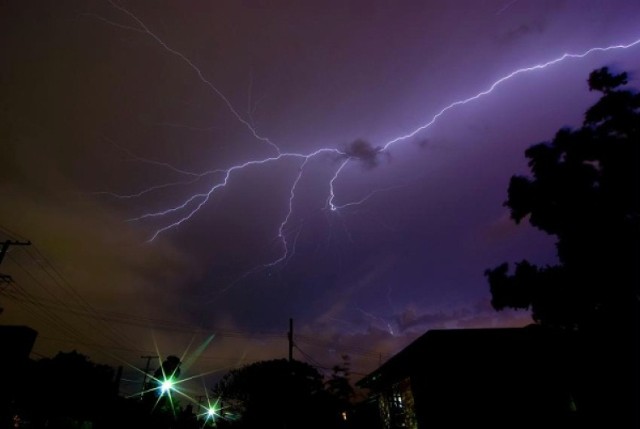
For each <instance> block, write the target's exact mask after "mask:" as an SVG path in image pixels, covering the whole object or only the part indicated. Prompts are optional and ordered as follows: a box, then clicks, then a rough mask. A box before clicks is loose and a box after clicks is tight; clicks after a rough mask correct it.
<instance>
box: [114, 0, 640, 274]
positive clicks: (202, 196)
mask: <svg viewBox="0 0 640 429" xmlns="http://www.w3.org/2000/svg"><path fill="white" fill-rule="evenodd" d="M108 1H109V3H110V4H111V5H112V6H113V7H114V8H116V9H117V10H119V11H121V12H122V13H124V14H126V15H127V16H129V17H130V18H131V19H132V20H134V21H135V22H136V23H137V25H138V26H139V27H140V28H139V29H137V28H134V27H129V26H123V25H119V24H115V23H112V22H110V21H107V20H104V19H103V21H104V22H106V23H108V24H112V25H116V26H118V27H121V28H125V29H135V30H138V32H143V33H146V34H147V35H148V36H150V37H151V38H152V39H154V40H155V41H156V42H157V43H158V44H159V45H160V46H161V47H162V48H163V49H164V50H166V51H167V52H169V53H171V54H172V55H174V56H177V57H178V58H180V59H181V60H182V61H183V62H184V63H185V64H186V65H187V66H189V67H190V68H191V69H192V70H193V71H194V72H195V73H196V74H197V76H198V78H199V79H200V81H201V82H202V83H204V84H205V85H206V86H208V87H209V89H210V90H211V91H213V92H214V93H215V94H216V95H217V96H218V97H219V98H220V99H221V100H222V101H223V102H224V103H225V105H226V106H227V108H228V109H229V111H230V112H231V113H232V114H233V116H235V117H236V119H237V120H238V121H239V122H240V123H241V124H243V125H244V126H245V127H246V128H247V129H248V130H249V131H250V132H251V134H252V135H253V136H254V137H255V138H256V139H258V140H260V141H263V142H266V143H268V144H269V145H271V146H272V147H273V148H274V149H275V150H276V152H277V155H276V156H272V157H266V158H262V159H252V160H249V161H246V162H244V163H241V164H237V165H233V166H231V167H230V168H228V169H226V170H222V171H220V172H221V173H223V174H224V179H223V180H222V181H221V182H218V183H216V184H215V185H213V186H212V187H211V188H209V190H208V191H206V192H202V193H197V194H193V195H192V196H190V197H189V198H187V199H186V200H184V201H183V203H182V204H180V205H178V206H175V207H173V208H169V209H167V210H164V211H158V212H153V213H146V214H143V215H141V216H139V217H137V218H134V219H132V220H142V219H147V218H153V217H161V216H166V215H169V214H173V213H177V212H179V211H182V210H186V209H187V207H189V206H191V205H192V203H196V202H197V203H196V204H195V207H194V208H191V209H190V210H188V213H187V214H186V215H183V216H182V217H181V218H180V219H178V220H177V221H175V222H173V223H171V224H168V225H166V226H164V227H162V228H160V229H158V230H156V231H155V233H154V234H153V235H152V237H151V238H150V239H149V241H153V240H155V239H156V238H157V237H158V235H160V234H162V233H163V232H165V231H167V230H169V229H172V228H175V227H177V226H179V225H181V224H182V223H184V222H186V221H188V220H189V219H191V218H192V217H193V216H194V215H195V214H196V213H197V212H198V211H199V210H200V209H201V208H202V207H203V206H204V205H205V204H206V203H207V202H208V201H209V199H210V198H211V196H212V195H213V194H214V193H215V191H217V190H219V189H221V188H224V187H226V185H227V184H228V182H229V180H230V178H231V175H232V174H233V173H234V172H238V171H241V170H244V169H245V168H248V167H251V166H259V165H266V164H268V163H273V162H276V161H279V160H280V159H284V158H289V157H294V158H300V159H303V160H304V161H303V163H302V166H301V168H300V171H299V173H298V175H297V176H296V178H295V180H294V181H293V184H292V186H291V188H290V191H289V199H288V210H287V212H286V215H285V216H284V219H283V220H282V222H281V223H280V226H279V228H278V235H277V236H278V238H279V239H280V241H281V243H282V245H283V252H282V254H281V256H280V257H279V258H277V259H275V260H274V261H273V262H271V263H269V264H266V265H264V266H265V267H267V266H272V265H275V264H278V263H280V262H282V261H284V260H286V259H287V257H288V255H289V249H288V243H287V240H286V236H285V232H284V231H285V228H286V226H287V225H288V223H289V221H290V219H291V216H292V213H293V201H294V199H295V195H296V190H297V187H298V183H299V182H300V179H301V178H302V175H303V172H304V166H306V164H307V162H308V161H309V160H311V159H312V158H314V157H316V156H318V155H320V154H322V153H332V154H334V155H336V156H338V157H342V158H345V159H344V160H343V161H342V163H341V164H340V166H339V168H338V169H337V170H336V171H335V173H334V175H333V176H332V177H331V179H330V181H329V195H328V198H327V207H329V208H330V210H331V211H337V210H338V209H340V208H341V207H346V206H353V205H358V204H362V203H364V202H365V201H366V200H368V198H370V196H371V195H372V194H370V195H369V196H367V197H365V198H363V199H361V200H360V201H354V202H351V203H347V204H343V205H341V206H339V205H336V204H335V202H334V201H335V194H336V193H335V183H336V181H337V180H338V178H339V176H340V174H341V173H342V172H343V171H344V169H345V168H346V167H347V165H348V164H349V162H350V161H352V160H358V158H357V157H354V156H350V155H348V154H347V153H344V152H342V151H340V150H338V149H333V148H330V147H325V148H321V149H318V150H316V151H314V152H311V153H308V154H304V153H283V152H281V151H280V148H279V147H278V146H277V145H276V144H275V143H274V142H272V141H271V140H269V139H268V138H266V137H263V136H260V135H259V134H258V132H257V131H256V129H255V128H254V127H253V126H252V125H251V124H250V123H249V122H248V121H247V120H245V119H244V118H243V117H242V116H241V115H240V114H239V113H238V111H237V110H236V109H235V107H234V106H233V105H232V103H231V102H230V101H229V99H228V98H227V97H226V96H225V95H224V94H223V93H222V92H221V91H220V90H219V89H218V88H216V87H215V85H213V83H212V82H211V81H210V80H208V79H207V78H206V77H205V76H204V74H203V73H202V71H201V70H200V69H199V68H198V67H197V66H196V65H195V64H194V63H193V62H192V61H191V60H190V59H189V58H188V57H187V56H186V55H184V54H183V53H181V52H179V51H177V50H175V49H173V48H171V47H170V46H169V45H168V44H167V43H165V42H164V41H163V40H162V39H160V37H158V36H157V35H156V34H155V33H153V32H152V31H151V30H150V29H149V28H148V27H147V25H146V24H145V23H144V22H143V21H142V20H140V19H139V18H138V17H137V16H135V15H134V14H133V13H132V12H130V11H129V10H127V9H125V8H124V7H122V6H120V5H118V4H116V3H114V2H113V1H112V0H108ZM512 3H513V2H512ZM510 4H511V3H510ZM510 4H509V5H510ZM638 44H640V39H637V40H635V41H633V42H631V43H627V44H617V45H611V46H607V47H594V48H591V49H588V50H586V51H584V52H582V53H564V54H562V55H561V56H559V57H557V58H555V59H552V60H550V61H547V62H544V63H540V64H536V65H533V66H529V67H523V68H519V69H517V70H515V71H513V72H511V73H509V74H507V75H505V76H503V77H501V78H499V79H497V80H496V81H494V82H493V83H492V84H491V85H490V86H489V87H488V88H487V89H485V90H483V91H480V92H478V93H477V94H475V95H472V96H470V97H468V98H465V99H461V100H457V101H454V102H452V103H451V104H449V105H447V106H445V107H444V108H442V109H441V110H440V111H438V112H437V113H436V114H435V115H433V116H432V117H431V119H429V120H428V121H427V122H425V123H424V124H422V125H420V126H418V127H417V128H415V129H414V130H412V131H410V132H408V133H406V134H404V135H400V136H398V137H395V138H393V139H391V140H389V141H388V142H386V143H385V144H384V145H383V146H382V148H381V149H380V150H379V153H380V152H384V151H388V150H390V148H391V147H392V146H394V145H396V144H398V143H401V142H404V141H406V140H408V139H411V138H413V137H415V136H416V135H417V134H419V133H421V132H422V131H424V130H426V129H427V128H429V127H431V126H432V125H433V124H435V123H436V122H437V121H438V120H439V119H440V118H441V117H442V116H443V115H445V114H446V113H447V112H449V111H450V110H453V109H455V108H456V107H459V106H462V105H465V104H468V103H471V102H473V101H476V100H478V99H480V98H483V97H485V96H487V95H489V94H491V93H492V92H493V91H494V90H495V89H496V88H497V87H498V86H500V85H501V84H503V83H504V82H506V81H508V80H511V79H513V78H515V77H517V76H519V75H523V74H526V73H529V72H535V71H538V70H544V69H546V68H548V67H550V66H553V65H555V64H558V63H561V62H563V61H565V60H569V59H581V58H585V57H587V56H589V55H591V54H593V53H596V52H608V51H614V50H621V49H629V48H632V47H634V46H636V45H638ZM157 164H158V165H163V166H165V167H169V165H168V164H167V165H164V164H163V163H157ZM174 171H179V172H181V173H184V174H188V173H189V172H186V171H180V170H178V169H174ZM161 186H164V185H160V186H158V187H155V188H153V189H159V188H160V187H161ZM166 186H169V184H167V185H166ZM150 190H151V188H150V189H149V190H147V191H143V192H141V193H139V194H140V195H141V194H143V193H145V192H148V191H150ZM374 193H375V192H374ZM135 195H137V194H135Z"/></svg>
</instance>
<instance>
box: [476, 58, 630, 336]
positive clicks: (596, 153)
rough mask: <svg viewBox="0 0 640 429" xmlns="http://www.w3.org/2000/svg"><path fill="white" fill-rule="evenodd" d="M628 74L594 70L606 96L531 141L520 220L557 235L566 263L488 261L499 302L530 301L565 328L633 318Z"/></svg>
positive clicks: (543, 317) (513, 199)
mask: <svg viewBox="0 0 640 429" xmlns="http://www.w3.org/2000/svg"><path fill="white" fill-rule="evenodd" d="M626 82H627V76H626V74H621V75H612V74H610V73H609V71H608V69H606V68H603V69H600V70H596V71H594V72H592V73H591V75H590V77H589V85H590V88H591V89H592V90H596V91H600V92H602V93H603V96H602V98H600V100H599V101H598V102H597V103H596V104H595V105H594V106H592V107H591V108H590V109H589V110H588V111H587V112H586V115H585V121H584V124H583V126H582V127H581V128H579V129H577V130H569V129H563V130H560V131H559V132H558V133H557V134H556V136H555V138H554V139H553V140H552V141H551V142H546V143H540V144H537V145H534V146H532V147H530V148H529V149H527V150H526V152H525V155H526V157H527V158H528V159H529V167H530V170H531V177H523V176H514V177H512V178H511V182H510V184H509V190H508V200H507V201H506V203H505V205H506V206H508V207H509V208H510V209H511V217H512V219H514V220H515V221H516V222H517V223H519V222H521V221H523V220H524V219H528V220H529V222H530V223H531V225H533V226H535V227H536V228H539V229H541V230H542V231H545V232H546V233H548V234H552V235H554V236H556V237H557V242H556V246H557V254H558V259H559V262H560V263H559V264H558V265H557V266H553V267H537V266H534V265H532V264H530V263H529V262H527V261H522V262H520V263H519V264H516V269H515V273H514V274H511V275H510V274H509V273H508V266H507V264H502V265H500V266H498V267H497V268H495V269H492V270H487V272H486V275H487V277H488V279H489V283H490V286H491V293H492V296H493V300H492V304H493V306H494V308H496V309H497V310H501V309H503V308H506V307H511V308H525V309H526V308H529V309H531V311H532V316H533V318H534V320H535V321H536V322H538V323H541V324H543V325H548V326H554V327H561V328H570V329H576V328H586V329H601V328H605V327H608V328H610V327H612V326H620V325H621V324H625V323H630V322H631V319H630V317H631V316H632V315H633V314H635V313H634V312H635V308H636V307H637V302H638V299H637V297H638V292H639V287H640V281H639V280H640V276H639V275H638V274H639V270H638V265H639V261H640V252H639V247H640V244H639V243H640V186H639V184H640V95H638V94H637V93H634V92H631V91H628V90H620V89H618V87H619V86H620V85H623V84H625V83H626Z"/></svg>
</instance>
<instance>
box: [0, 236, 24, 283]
mask: <svg viewBox="0 0 640 429" xmlns="http://www.w3.org/2000/svg"><path fill="white" fill-rule="evenodd" d="M9 246H31V242H30V241H15V240H5V241H4V242H3V243H2V247H1V248H0V265H1V264H2V260H3V259H4V255H6V254H7V251H8V250H9ZM0 280H2V281H6V282H7V283H8V282H11V281H12V280H13V279H12V278H11V276H8V275H6V274H0Z"/></svg>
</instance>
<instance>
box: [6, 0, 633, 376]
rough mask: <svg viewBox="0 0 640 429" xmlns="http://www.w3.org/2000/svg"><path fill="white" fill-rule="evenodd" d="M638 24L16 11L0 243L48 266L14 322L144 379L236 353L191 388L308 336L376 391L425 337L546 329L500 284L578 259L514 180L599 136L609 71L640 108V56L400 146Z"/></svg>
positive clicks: (605, 59) (212, 9) (545, 76)
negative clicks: (390, 363)
mask: <svg viewBox="0 0 640 429" xmlns="http://www.w3.org/2000/svg"><path fill="white" fill-rule="evenodd" d="M639 23H640V2H638V1H634V0H629V1H600V0H593V1H592V0H573V1H569V0H566V1H559V0H553V1H551V0H549V1H546V0H520V1H518V0H515V1H509V0H480V1H476V0H468V1H461V0H460V1H447V2H445V1H422V2H419V1H408V2H395V1H391V0H371V1H365V0H351V1H328V2H327V1H313V2H311V1H308V2H307V1H304V2H298V1H294V0H245V1H215V2H211V1H190V2H164V1H163V2H141V1H123V2H121V1H118V2H115V1H114V3H110V2H109V1H88V2H87V1H65V2H57V1H47V2H44V1H43V2H26V1H3V2H2V3H1V5H0V40H1V41H2V42H1V45H0V46H1V49H2V59H3V61H2V63H3V66H2V68H0V88H1V96H0V108H1V115H0V144H1V152H0V154H1V159H2V169H1V170H0V195H1V197H2V199H1V201H2V208H1V209H0V227H1V228H0V239H2V240H4V239H14V240H15V239H20V240H27V239H28V240H31V241H32V242H33V246H30V247H26V246H25V247H14V248H12V249H11V251H10V253H9V254H8V255H7V257H6V258H5V261H4V262H3V263H2V266H1V267H0V272H1V273H3V274H9V275H11V276H12V277H13V279H14V280H15V284H11V285H8V286H7V285H5V286H3V290H4V292H3V293H4V296H3V297H2V298H1V301H0V304H1V305H2V306H3V307H4V312H3V314H2V315H1V316H0V323H3V324H26V325H29V326H32V327H34V328H35V329H37V330H38V331H39V333H40V336H39V337H38V340H37V342H36V345H35V347H34V351H35V352H36V356H50V355H52V354H54V353H55V352H57V351H58V350H65V351H69V350H73V349H77V350H79V351H81V352H83V353H86V354H88V355H89V356H91V358H92V359H93V360H95V361H98V362H105V363H110V364H117V363H118V362H120V363H122V362H126V363H128V364H131V365H134V366H142V365H143V364H144V361H143V360H141V359H140V356H141V355H146V354H155V353H156V351H155V347H156V345H157V347H158V351H159V352H160V354H162V355H166V354H170V353H172V354H181V353H182V352H183V351H184V350H185V349H186V347H187V345H188V344H191V349H190V350H191V351H192V352H193V351H195V350H196V349H197V347H198V346H199V345H200V344H202V342H203V341H205V339H211V338H210V336H211V335H214V337H213V339H212V340H211V341H210V342H209V343H208V347H207V348H206V350H204V351H203V352H202V353H201V354H197V353H189V356H192V357H193V358H194V359H195V357H196V355H197V357H198V359H197V360H195V363H194V364H193V366H192V367H191V370H190V371H191V373H196V372H198V371H213V370H218V371H220V372H219V373H223V372H224V371H225V370H226V369H228V368H230V367H234V366H237V365H240V364H244V363H248V362H252V361H255V360H259V359H271V358H279V357H286V355H287V341H286V332H287V330H288V323H289V322H288V321H289V318H293V319H294V323H295V341H296V344H297V346H298V348H297V349H296V350H295V351H294V357H296V358H297V359H300V360H306V361H308V362H310V363H313V364H314V365H319V366H325V367H331V366H333V365H335V364H337V363H339V362H340V361H341V358H340V356H341V355H342V354H348V355H350V357H351V359H352V361H353V369H354V370H355V371H356V372H358V373H365V372H367V371H370V370H372V369H374V368H375V367H377V366H378V364H379V363H380V361H381V360H384V359H385V358H388V357H389V356H391V355H392V354H393V353H395V352H397V351H399V350H400V349H401V348H402V347H403V346H404V345H406V344H407V343H408V342H410V341H411V340H412V339H414V338H415V337H416V336H418V335H420V334H422V333H424V332H425V331H426V330H428V329H435V328H464V327H494V326H523V325H526V324H527V323H530V322H531V319H530V317H529V315H528V313H526V312H519V313H516V312H501V313H497V312H494V311H493V310H492V308H491V306H490V293H489V287H488V283H487V281H486V279H485V278H484V276H483V272H484V270H485V269H487V268H492V267H494V266H496V265H498V264H500V263H502V262H505V261H510V262H516V261H520V260H522V259H525V258H526V259H528V260H530V261H531V262H533V263H536V264H543V265H544V264H552V263H554V262H555V260H556V258H555V248H554V244H553V239H552V238H551V237H548V236H545V235H544V233H542V232H539V231H536V230H534V229H532V228H531V227H529V226H527V225H524V224H523V225H520V226H516V225H515V224H513V222H512V221H511V220H510V219H509V213H508V210H507V209H506V208H505V207H503V202H504V201H505V200H506V191H507V186H508V182H509V178H510V177H511V176H512V175H513V174H525V173H526V172H527V165H526V160H525V158H524V154H523V152H524V150H525V149H526V148H527V147H528V146H530V145H532V144H535V143H538V142H541V141H547V140H550V139H551V138H552V137H553V135H554V133H555V132H556V131H557V130H558V129H559V128H561V127H565V126H569V127H577V126H579V125H580V124H581V121H582V115H583V113H584V111H585V110H586V109H587V108H588V107H589V106H590V105H591V104H593V103H594V102H595V100H596V99H597V97H598V94H596V93H590V92H589V91H588V87H587V83H586V79H587V77H588V74H589V72H591V71H592V70H594V69H595V68H599V67H602V66H608V67H610V68H611V69H612V70H613V71H628V72H629V74H630V78H631V79H630V84H631V86H635V87H636V88H639V87H640V80H639V79H638V77H639V76H640V44H638V45H635V46H634V47H632V48H629V49H616V50H610V51H608V52H595V53H592V54H590V55H588V56H587V57H585V58H581V59H577V58H576V59H567V60H565V61H562V62H559V63H557V64H554V65H550V66H549V67H547V68H545V69H543V70H536V71H532V72H528V73H522V74H518V75H516V76H514V77H513V78H512V79H509V80H507V81H505V82H504V83H502V84H501V85H499V86H497V87H496V88H495V89H494V91H493V92H491V93H490V94H488V95H486V96H482V97H480V98H478V99H477V100H474V101H470V102H469V103H467V104H465V105H460V106H456V107H454V108H451V109H450V110H447V111H446V112H444V113H443V114H442V116H440V117H439V118H438V119H437V120H436V122H435V123H434V124H433V125H432V126H429V127H427V128H426V129H424V130H422V131H421V132H418V133H416V134H415V135H414V136H412V137H408V138H406V139H403V140H401V141H398V142H397V143H394V144H393V145H391V146H388V147H387V148H386V150H383V151H380V150H379V149H380V148H382V147H384V146H385V145H386V144H387V143H388V142H390V141H392V140H394V139H395V138H397V137H400V136H405V135H407V134H409V133H412V132H413V131H414V130H416V129H418V128H419V127H421V126H422V125H424V124H427V123H429V122H430V121H431V120H432V119H433V117H434V115H436V114H437V113H438V112H439V111H441V110H442V109H443V108H445V107H446V106H448V105H450V104H451V103H453V102H455V101H459V100H464V99H467V98H469V97H472V96H474V95H476V94H478V93H480V92H481V91H485V90H487V89H489V88H490V87H491V85H492V83H494V82H495V81H496V80H498V79H500V78H501V77H504V76H506V75H508V74H509V73H511V72H513V71H515V70H517V69H519V68H522V67H529V66H533V65H536V64H539V63H545V62H547V61H550V60H553V59H555V58H558V57H560V56H561V55H562V54H563V53H565V52H570V53H576V54H580V53H583V52H585V51H587V50H589V49H590V48H593V47H607V46H610V45H617V44H629V43H632V42H634V41H635V40H638V39H639V38H640V25H639ZM320 149H325V150H324V151H322V152H320V153H318V154H317V155H314V156H308V155H310V154H312V153H314V152H315V151H318V150H320ZM349 156H350V157H349ZM265 160H268V161H266V162H263V161H265ZM345 161H348V162H346V164H345ZM247 162H252V163H253V164H250V165H246V166H245V167H243V168H238V169H233V170H229V169H230V168H232V167H234V166H240V165H242V164H244V163H247ZM227 173H228V180H227V181H226V186H221V187H219V188H217V189H216V190H215V191H213V192H212V189H213V188H214V187H215V186H218V185H220V184H222V183H223V182H224V180H225V177H226V175H227ZM336 174H337V176H336ZM332 185H333V187H332ZM332 189H333V192H334V198H333V199H330V196H331V190H332ZM292 193H293V198H291V196H292ZM200 204H201V207H200V208H199V210H197V211H195V212H194V210H195V209H196V208H197V207H198V206H199V205H200ZM290 204H291V205H290ZM332 204H333V206H334V207H335V208H337V210H331V207H332ZM181 206H183V207H182V208H180V207H181ZM290 208H291V210H290ZM171 209H174V210H171ZM192 212H193V213H192ZM160 213H165V214H163V215H159V214H160ZM150 214H154V215H153V216H149V215H150ZM145 215H147V216H145ZM188 216H190V218H189V219H187V220H184V221H183V222H181V223H180V224H179V225H177V226H175V227H171V228H168V229H167V227H169V226H171V225H172V224H174V223H176V222H180V221H181V220H182V219H184V218H186V217H188ZM158 231H160V233H159V234H157V232H158ZM186 372H187V374H188V373H189V369H188V370H187V371H186ZM131 378H132V379H133V378H135V376H134V375H132V376H131Z"/></svg>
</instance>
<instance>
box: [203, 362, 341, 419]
mask: <svg viewBox="0 0 640 429" xmlns="http://www.w3.org/2000/svg"><path fill="white" fill-rule="evenodd" d="M213 396H214V397H216V398H220V399H221V404H222V408H223V411H222V412H223V416H224V420H223V422H221V423H220V424H221V425H222V426H225V427H232V428H259V427H260V428H264V427H269V428H332V427H339V425H340V412H341V410H340V408H339V406H338V405H339V403H338V402H337V401H336V400H335V398H334V397H333V396H332V395H331V394H330V393H329V392H327V391H326V390H325V389H324V383H323V378H322V375H321V374H320V373H318V371H317V370H316V369H315V368H313V367H312V366H310V365H308V364H306V363H303V362H299V361H295V360H294V361H291V362H289V361H287V360H285V359H279V360H269V361H261V362H256V363H253V364H250V365H247V366H244V367H242V368H239V369H235V370H233V371H231V372H229V373H228V374H226V375H225V376H224V377H223V378H222V380H220V382H219V383H218V384H217V385H216V387H215V388H214V389H213Z"/></svg>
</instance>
